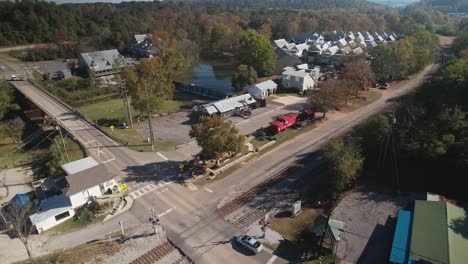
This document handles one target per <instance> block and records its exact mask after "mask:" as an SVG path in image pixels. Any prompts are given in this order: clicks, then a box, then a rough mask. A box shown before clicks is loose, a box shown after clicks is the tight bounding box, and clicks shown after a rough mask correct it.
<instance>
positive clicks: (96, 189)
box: [64, 164, 118, 208]
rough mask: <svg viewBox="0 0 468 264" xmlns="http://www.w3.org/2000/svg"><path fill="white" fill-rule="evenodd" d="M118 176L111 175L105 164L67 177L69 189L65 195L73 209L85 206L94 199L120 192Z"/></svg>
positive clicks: (65, 191)
mask: <svg viewBox="0 0 468 264" xmlns="http://www.w3.org/2000/svg"><path fill="white" fill-rule="evenodd" d="M116 176H117V175H115V174H113V173H111V172H110V171H109V170H108V168H107V167H106V166H105V164H100V165H97V166H94V167H92V168H89V169H86V170H83V171H80V172H78V173H74V174H71V175H68V176H65V179H66V180H67V182H68V188H66V189H65V190H64V194H65V195H66V196H68V197H69V198H70V202H71V205H72V207H73V208H77V207H80V206H83V205H84V204H86V203H87V202H89V201H90V199H91V198H92V197H100V196H102V195H104V194H105V193H112V191H117V190H118V185H117V181H116V180H115V178H116Z"/></svg>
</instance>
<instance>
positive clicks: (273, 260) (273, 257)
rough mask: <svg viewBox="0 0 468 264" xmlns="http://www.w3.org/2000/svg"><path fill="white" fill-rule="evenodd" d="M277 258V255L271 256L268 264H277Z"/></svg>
mask: <svg viewBox="0 0 468 264" xmlns="http://www.w3.org/2000/svg"><path fill="white" fill-rule="evenodd" d="M277 257H278V256H276V255H273V256H271V258H270V259H269V260H268V262H267V264H272V263H273V262H275V260H276V258H277Z"/></svg>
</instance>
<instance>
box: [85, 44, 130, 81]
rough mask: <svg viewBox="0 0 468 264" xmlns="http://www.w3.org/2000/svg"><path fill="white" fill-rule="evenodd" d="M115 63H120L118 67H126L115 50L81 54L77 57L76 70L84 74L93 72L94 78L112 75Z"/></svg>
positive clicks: (122, 58)
mask: <svg viewBox="0 0 468 264" xmlns="http://www.w3.org/2000/svg"><path fill="white" fill-rule="evenodd" d="M116 62H118V63H120V67H125V66H126V64H125V59H124V57H123V56H122V55H120V53H119V51H118V50H116V49H113V50H102V51H95V52H88V53H81V54H80V56H79V57H78V69H79V70H80V71H81V72H82V73H86V74H87V73H88V72H89V71H90V70H93V71H94V74H95V76H96V77H98V76H105V75H112V74H114V66H113V65H114V64H115V63H116Z"/></svg>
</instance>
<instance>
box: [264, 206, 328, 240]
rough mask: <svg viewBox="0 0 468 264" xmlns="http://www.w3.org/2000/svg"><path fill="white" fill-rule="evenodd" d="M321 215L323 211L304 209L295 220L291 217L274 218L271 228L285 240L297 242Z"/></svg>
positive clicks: (271, 220) (271, 221)
mask: <svg viewBox="0 0 468 264" xmlns="http://www.w3.org/2000/svg"><path fill="white" fill-rule="evenodd" d="M320 213H321V211H318V210H315V209H304V210H303V211H302V213H300V214H299V215H297V216H296V217H294V218H291V217H289V216H286V217H272V218H270V225H269V227H270V228H271V229H273V230H275V231H276V232H278V233H280V234H281V235H282V236H283V237H284V238H285V239H287V240H291V241H296V239H297V237H298V235H300V234H301V233H302V232H303V231H304V230H305V229H306V228H307V227H309V226H310V225H311V224H313V223H314V222H315V219H316V218H317V217H318V216H319V215H320Z"/></svg>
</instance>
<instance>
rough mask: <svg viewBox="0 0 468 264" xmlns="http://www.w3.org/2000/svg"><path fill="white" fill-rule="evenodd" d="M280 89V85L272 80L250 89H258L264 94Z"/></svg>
mask: <svg viewBox="0 0 468 264" xmlns="http://www.w3.org/2000/svg"><path fill="white" fill-rule="evenodd" d="M277 87H278V85H277V84H276V83H275V82H274V81H272V80H268V81H264V82H261V83H257V84H254V85H252V86H250V87H249V90H250V89H251V88H252V89H253V88H256V89H258V90H260V91H262V92H264V91H267V90H272V89H276V88H277Z"/></svg>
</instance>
